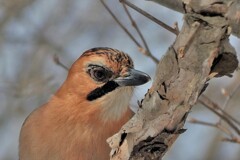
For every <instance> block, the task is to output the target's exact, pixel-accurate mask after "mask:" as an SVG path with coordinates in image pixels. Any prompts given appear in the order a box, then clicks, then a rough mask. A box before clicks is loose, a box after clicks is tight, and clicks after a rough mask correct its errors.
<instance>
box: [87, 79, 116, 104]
mask: <svg viewBox="0 0 240 160" xmlns="http://www.w3.org/2000/svg"><path fill="white" fill-rule="evenodd" d="M117 87H119V85H118V84H117V83H116V82H114V81H108V82H107V83H106V84H104V85H103V86H102V87H98V88H96V89H94V90H93V91H91V92H90V93H89V94H88V95H87V100H89V101H93V100H96V99H98V98H100V97H102V96H104V95H105V94H107V93H109V92H111V91H113V90H114V89H116V88H117Z"/></svg>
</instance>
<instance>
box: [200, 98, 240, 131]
mask: <svg viewBox="0 0 240 160" xmlns="http://www.w3.org/2000/svg"><path fill="white" fill-rule="evenodd" d="M198 102H200V103H201V104H203V105H204V106H205V107H207V108H208V109H209V110H211V111H212V112H213V113H215V114H216V115H218V116H219V117H221V118H222V119H223V120H224V121H225V122H226V123H227V124H228V125H229V126H230V127H231V128H232V129H233V130H234V131H235V132H236V133H237V134H238V135H240V130H239V128H238V127H237V126H236V125H235V124H234V123H233V122H232V121H234V122H238V121H237V120H236V119H235V118H233V117H232V116H231V115H229V114H228V113H226V112H225V111H224V110H222V109H221V108H220V107H219V106H218V105H217V104H216V103H214V102H212V101H211V100H210V99H209V98H208V97H207V96H205V95H202V96H201V97H200V98H199V99H198Z"/></svg>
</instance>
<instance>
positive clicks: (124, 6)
mask: <svg viewBox="0 0 240 160" xmlns="http://www.w3.org/2000/svg"><path fill="white" fill-rule="evenodd" d="M122 5H123V8H124V10H125V12H126V13H127V16H128V18H129V20H130V21H131V24H132V26H133V27H134V28H135V29H136V31H137V33H138V35H139V36H140V38H141V40H142V42H143V45H144V47H145V48H146V52H144V54H145V55H147V56H149V57H150V58H151V59H152V60H153V61H154V62H155V63H158V59H157V58H155V57H154V56H153V55H152V53H151V51H150V49H149V47H148V44H147V42H146V40H145V38H144V37H143V34H142V32H141V31H140V29H139V28H138V25H137V23H136V22H135V21H134V19H133V18H132V16H131V14H130V12H129V11H128V9H127V7H126V5H125V3H122Z"/></svg>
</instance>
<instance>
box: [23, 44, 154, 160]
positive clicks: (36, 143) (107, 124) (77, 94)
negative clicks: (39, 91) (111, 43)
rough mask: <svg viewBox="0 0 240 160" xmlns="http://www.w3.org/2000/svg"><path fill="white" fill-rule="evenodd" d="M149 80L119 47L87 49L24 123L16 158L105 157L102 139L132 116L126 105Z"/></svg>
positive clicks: (62, 159) (101, 159)
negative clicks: (134, 92)
mask: <svg viewBox="0 0 240 160" xmlns="http://www.w3.org/2000/svg"><path fill="white" fill-rule="evenodd" d="M149 80H150V76H149V75H148V74H146V73H144V72H141V71H139V70H136V69H134V65H133V61H132V59H131V58H130V56H129V55H128V54H126V53H124V52H122V51H119V50H117V49H112V48H108V47H98V48H92V49H89V50H87V51H85V52H84V53H83V54H82V55H81V56H80V57H79V58H78V59H77V60H76V61H75V62H74V63H73V64H72V66H71V68H70V69H69V72H68V75H67V78H66V80H65V81H64V82H63V84H62V86H61V87H60V88H59V89H58V90H57V91H56V93H55V94H54V95H53V96H51V97H50V99H49V101H48V102H47V103H45V104H43V105H42V106H40V107H38V108H37V109H35V110H34V111H32V113H30V115H29V116H28V117H27V118H26V120H25V121H24V123H23V125H22V128H21V131H20V136H19V159H20V160H107V159H109V158H110V157H109V154H110V147H109V146H108V144H107V142H106V139H107V138H108V137H110V136H112V135H113V134H114V133H116V132H117V131H118V130H120V129H121V127H122V125H123V124H124V123H126V122H127V121H128V120H129V119H130V118H131V117H132V116H133V114H134V113H133V112H132V111H131V109H130V108H129V102H130V99H131V97H132V95H133V90H134V88H135V86H138V85H143V84H145V83H147V82H148V81H149Z"/></svg>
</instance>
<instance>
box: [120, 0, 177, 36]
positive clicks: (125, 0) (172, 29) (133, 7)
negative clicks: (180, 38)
mask: <svg viewBox="0 0 240 160" xmlns="http://www.w3.org/2000/svg"><path fill="white" fill-rule="evenodd" d="M120 2H121V3H125V4H126V5H127V6H129V7H131V8H132V9H134V10H135V11H137V12H139V13H141V14H142V15H144V16H145V17H147V18H149V19H151V20H152V21H153V22H155V23H157V24H159V25H160V26H162V27H163V28H165V29H166V30H168V31H170V32H172V33H174V34H175V35H178V34H179V32H178V31H177V30H176V29H174V28H172V27H170V26H169V25H167V24H166V23H164V22H162V21H160V20H158V19H157V18H155V17H154V16H152V15H150V14H149V13H147V12H145V11H144V10H142V9H140V8H138V7H137V6H135V5H134V4H132V3H131V2H129V1H127V0H120Z"/></svg>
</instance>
